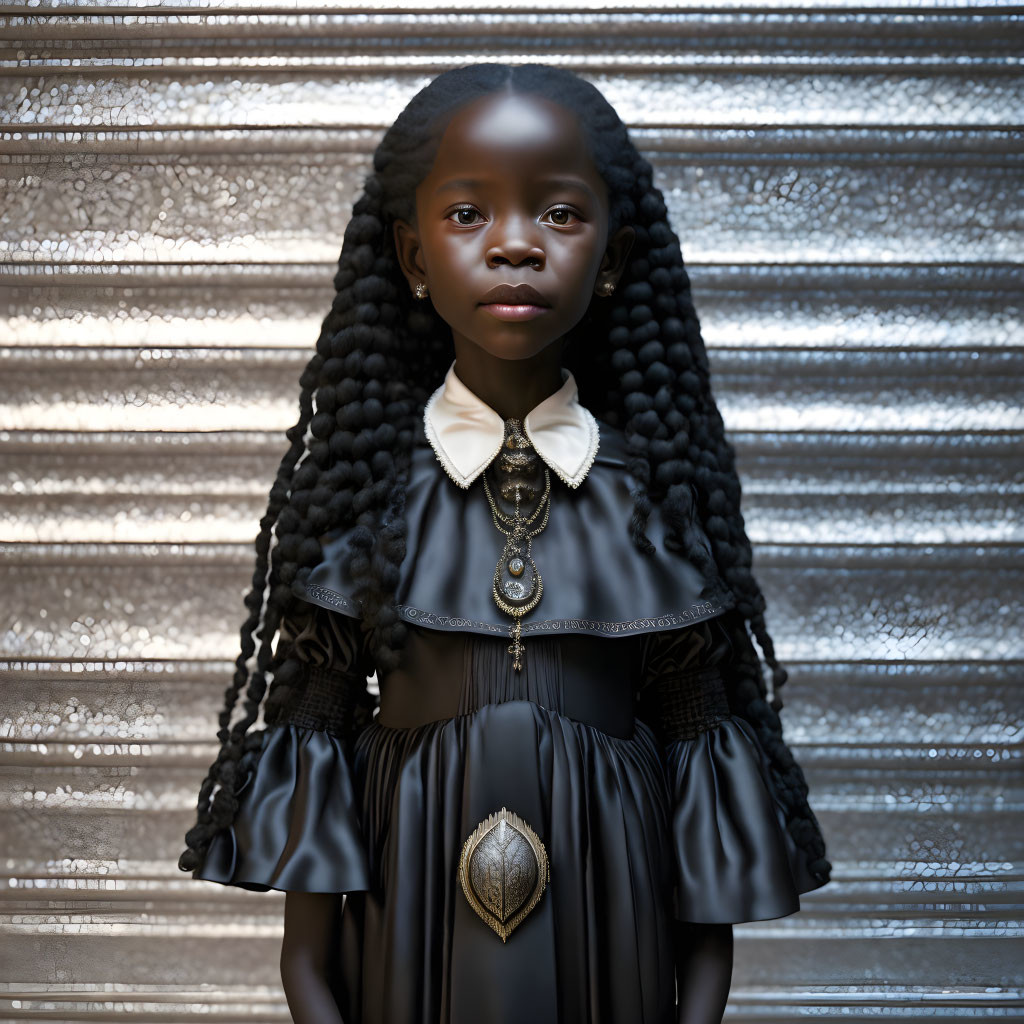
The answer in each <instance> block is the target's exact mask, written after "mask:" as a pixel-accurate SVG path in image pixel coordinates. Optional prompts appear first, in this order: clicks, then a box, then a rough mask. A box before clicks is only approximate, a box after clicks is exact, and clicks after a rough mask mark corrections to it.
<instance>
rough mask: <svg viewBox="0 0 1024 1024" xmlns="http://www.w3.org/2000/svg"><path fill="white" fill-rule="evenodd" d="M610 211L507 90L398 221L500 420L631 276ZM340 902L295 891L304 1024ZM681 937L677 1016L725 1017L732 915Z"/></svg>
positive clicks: (401, 255)
mask: <svg viewBox="0 0 1024 1024" xmlns="http://www.w3.org/2000/svg"><path fill="white" fill-rule="evenodd" d="M556 179H557V180H556ZM459 211H465V212H459ZM608 221H609V211H608V189H607V186H606V185H605V183H604V180H603V179H602V178H601V176H600V174H599V173H598V171H597V168H596V167H595V166H594V164H593V161H592V160H591V158H590V156H589V154H588V153H587V146H586V140H585V138H584V136H583V132H582V130H581V128H580V126H579V123H578V121H577V119H576V117H575V115H573V114H572V113H571V112H570V111H568V110H566V109H565V108H564V107H561V106H559V105H558V104H557V103H555V102H552V101H550V100H547V99H544V98H542V97H537V96H517V95H512V94H507V93H497V94H494V95H491V96H486V97H483V98H481V99H479V100H476V101H474V102H473V103H470V104H467V105H466V106H465V107H463V108H462V109H461V110H460V111H458V112H457V113H456V115H455V116H454V117H453V118H452V120H451V121H450V122H449V124H448V126H447V128H446V129H445V132H444V134H443V136H442V138H441V143H440V146H439V148H438V151H437V156H436V158H435V161H434V165H433V167H432V168H431V171H430V173H429V174H428V175H427V177H426V178H424V179H423V181H422V182H421V183H420V185H419V186H418V188H417V189H416V215H415V218H414V220H413V222H412V223H409V222H407V221H404V220H397V221H396V222H395V224H394V241H395V250H396V253H397V255H398V261H399V264H400V266H401V269H402V273H403V274H404V275H405V278H406V280H407V281H408V283H409V287H410V289H414V288H415V286H416V285H417V284H421V283H422V284H425V285H426V286H427V288H428V289H429V295H430V297H429V299H427V300H424V301H430V302H432V303H433V304H434V308H435V309H436V310H437V312H438V314H439V315H440V316H441V318H442V319H443V320H444V321H445V322H446V323H447V324H448V325H449V326H450V327H451V331H452V340H453V342H454V346H455V373H456V374H457V375H458V377H459V379H460V380H462V382H463V383H464V384H465V385H466V386H467V387H468V388H469V389H470V390H471V391H473V392H474V393H475V394H476V395H478V396H479V397H480V398H481V399H483V401H484V402H486V403H487V404H488V405H489V406H490V407H491V408H492V409H494V410H495V412H497V413H498V414H499V415H500V416H501V417H502V418H504V419H508V418H509V417H513V416H514V417H517V418H519V419H523V418H525V416H526V414H527V413H528V412H529V411H530V410H531V409H532V408H533V407H534V406H535V405H537V404H538V403H540V402H541V401H543V400H544V399H545V398H547V397H548V396H549V395H551V394H553V393H554V392H555V391H557V390H558V389H559V388H560V387H561V386H562V377H561V372H560V370H561V367H562V353H563V350H564V347H565V335H566V333H567V332H568V331H569V330H571V329H572V328H573V327H574V326H575V325H576V324H577V323H579V321H580V320H581V319H582V318H583V315H584V314H585V313H586V311H587V308H588V306H589V305H590V302H591V299H592V297H593V296H594V294H595V293H598V294H599V292H598V289H599V288H600V287H601V285H602V284H605V283H611V284H613V285H614V284H617V283H618V281H619V278H620V277H621V276H622V273H623V271H624V270H625V267H626V261H627V258H628V256H629V251H630V248H631V247H632V244H633V240H634V238H635V234H636V233H635V231H634V229H633V228H632V227H629V226H628V225H627V226H623V227H622V228H620V229H619V230H618V231H617V232H616V233H615V235H614V236H613V237H609V223H608ZM503 283H504V284H510V285H513V286H515V285H519V284H521V283H526V284H529V285H531V286H532V287H533V288H535V289H536V290H537V291H538V292H540V293H541V295H542V296H543V299H544V301H545V302H546V303H547V306H546V307H545V309H544V312H543V313H542V314H541V315H538V316H536V317H535V318H533V319H528V320H517V321H510V320H506V319H499V318H498V317H496V316H495V315H494V314H493V313H492V312H490V311H489V310H488V309H487V308H485V303H484V299H485V296H486V293H487V292H488V291H489V290H490V289H492V288H493V287H494V286H495V285H498V284H503ZM339 911H340V897H339V896H337V895H335V894H313V893H288V895H287V897H286V904H285V936H284V944H283V947H282V956H281V970H282V978H283V980H284V985H285V992H286V994H287V997H288V1005H289V1008H290V1009H291V1012H292V1015H293V1019H294V1020H295V1021H296V1022H298V1024H305V1022H307V1021H310V1022H312V1021H316V1022H318V1024H337V1022H340V1021H341V1020H342V1018H341V1015H340V1013H338V1010H337V1003H336V1002H335V1000H334V997H333V995H332V993H331V988H330V983H329V982H328V978H329V976H330V970H329V967H328V965H329V964H330V963H331V962H332V961H335V960H336V949H335V944H336V933H335V930H334V927H333V925H332V922H333V921H336V920H337V915H338V913H339ZM673 944H674V953H675V961H676V978H677V986H678V990H679V998H678V1002H677V1011H676V1012H677V1018H676V1019H677V1022H678V1024H720V1022H721V1020H722V1015H723V1013H724V1012H725V1004H726V999H727V997H728V994H729V986H730V983H731V977H732V956H733V935H732V925H729V924H693V923H686V922H680V921H675V922H673Z"/></svg>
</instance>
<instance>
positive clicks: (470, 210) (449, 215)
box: [448, 206, 480, 228]
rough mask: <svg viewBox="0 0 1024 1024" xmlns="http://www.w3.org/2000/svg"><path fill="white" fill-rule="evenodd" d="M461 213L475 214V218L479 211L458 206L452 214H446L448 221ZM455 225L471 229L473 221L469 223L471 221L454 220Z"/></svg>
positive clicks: (470, 207)
mask: <svg viewBox="0 0 1024 1024" xmlns="http://www.w3.org/2000/svg"><path fill="white" fill-rule="evenodd" d="M461 213H469V214H475V215H476V216H477V217H479V216H480V211H479V210H474V209H473V207H472V206H460V207H459V208H458V209H457V210H452V212H451V213H449V214H448V218H449V219H450V218H452V217H458V216H459V214H461ZM455 223H456V224H459V225H461V226H462V227H464V228H468V227H472V226H473V224H474V221H471V220H456V222H455Z"/></svg>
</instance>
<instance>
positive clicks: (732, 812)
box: [665, 717, 820, 923]
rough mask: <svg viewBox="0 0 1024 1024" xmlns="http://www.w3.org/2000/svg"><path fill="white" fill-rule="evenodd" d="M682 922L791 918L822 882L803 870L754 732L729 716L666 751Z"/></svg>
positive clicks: (676, 908)
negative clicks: (805, 895) (803, 895)
mask: <svg viewBox="0 0 1024 1024" xmlns="http://www.w3.org/2000/svg"><path fill="white" fill-rule="evenodd" d="M665 767H666V771H667V777H668V784H669V796H670V806H671V839H672V849H673V858H674V861H675V885H674V889H673V901H674V913H675V916H676V917H677V918H678V919H679V920H681V921H700V922H707V923H714V922H717V923H739V922H742V921H764V920H769V919H771V918H776V917H785V916H786V915H788V914H793V913H795V912H796V911H798V910H799V909H800V898H799V894H800V893H802V892H807V891H809V890H810V889H814V888H817V886H818V885H819V884H820V883H819V882H817V881H816V880H815V879H813V878H812V877H811V876H810V875H809V874H808V873H807V872H806V869H805V868H804V858H803V857H802V856H801V855H800V854H799V853H798V851H797V849H796V845H795V843H794V842H793V839H792V837H791V836H790V834H789V832H788V831H787V829H786V827H785V812H784V810H783V808H782V807H781V805H780V804H779V802H778V800H777V799H776V797H775V793H774V791H773V789H772V784H771V781H770V777H769V775H768V764H767V758H766V757H765V755H764V752H763V751H762V749H761V747H760V744H759V742H758V740H757V737H756V735H755V733H754V730H753V727H752V726H751V725H749V723H747V722H746V720H744V719H742V718H739V717H729V718H724V719H722V720H721V721H720V722H718V724H717V725H715V726H713V727H712V728H709V729H706V730H704V731H702V732H699V733H698V734H697V735H695V736H692V737H689V738H683V739H677V740H674V741H672V742H671V743H670V744H669V745H668V747H667V749H666V751H665Z"/></svg>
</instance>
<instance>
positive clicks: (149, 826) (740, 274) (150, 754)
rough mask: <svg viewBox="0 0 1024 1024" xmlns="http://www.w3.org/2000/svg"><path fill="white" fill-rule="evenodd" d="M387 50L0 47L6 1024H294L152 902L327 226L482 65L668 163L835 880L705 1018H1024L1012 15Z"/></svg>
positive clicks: (367, 16) (438, 17) (94, 22)
mask: <svg viewBox="0 0 1024 1024" xmlns="http://www.w3.org/2000/svg"><path fill="white" fill-rule="evenodd" d="M288 7H294V10H291V11H288V10H287V8H288ZM531 8H532V9H531ZM402 10H403V9H402V8H385V7H384V6H378V5H375V4H365V3H358V4H353V5H350V6H347V7H341V6H338V5H335V4H332V3H329V2H326V0H308V2H304V3H302V4H301V5H286V4H279V5H277V6H272V5H270V4H261V3H260V2H259V0H226V2H225V0H221V2H218V3H217V4H216V5H211V4H209V3H207V2H205V0H179V2H177V3H174V4H171V3H166V2H160V0H157V2H153V3H150V4H149V5H147V6H146V7H141V6H137V5H135V4H132V3H125V2H120V3H118V2H117V0H113V2H112V3H110V4H107V5H104V6H102V7H101V6H99V5H98V4H95V3H90V2H86V0H66V2H54V3H52V4H50V5H49V6H47V7H42V6H35V5H31V6H25V7H23V8H21V9H15V8H14V7H10V6H8V7H4V8H0V22H2V40H0V47H2V50H0V72H2V73H0V178H2V181H0V188H2V197H0V218H2V227H0V258H2V261H3V262H2V265H0V289H2V295H3V301H4V305H5V307H6V313H7V316H8V319H7V321H6V325H5V326H4V327H3V328H2V331H3V334H2V338H0V359H2V368H0V458H2V460H3V462H2V472H0V488H2V493H3V501H2V506H0V539H2V543H0V574H2V580H0V624H2V627H3V630H4V632H3V639H2V648H0V658H2V659H3V661H2V662H0V668H2V669H3V670H4V671H5V674H6V678H5V680H4V690H3V725H2V729H3V732H2V735H0V743H2V764H0V836H2V838H0V850H2V857H3V858H4V865H5V868H6V884H5V885H4V886H3V888H2V890H0V891H2V904H0V964H2V968H0V1020H27V1019H32V1020H50V1021H83V1020H93V1021H95V1020H105V1019H107V1018H114V1017H116V1018H117V1019H122V1018H125V1019H134V1020H137V1021H156V1020H161V1021H162V1020H175V1021H178V1020H186V1019H193V1018H194V1019H199V1018H200V1017H202V1019H205V1020H224V1021H227V1020H231V1021H242V1020H245V1021H257V1020H259V1021H271V1020H274V1021H279V1020H285V1019H287V1013H286V1009H285V1007H284V1003H283V999H282V997H281V993H280V989H279V984H278V975H277V953H278V944H279V935H280V920H281V911H282V902H281V897H279V896H276V895H270V894H268V895H255V894H251V893H246V892H243V891H241V890H233V889H229V888H223V887H218V886H214V885H207V884H202V883H197V882H193V881H192V880H191V879H189V878H188V877H187V876H184V875H182V874H180V873H179V872H178V871H177V870H176V869H175V867H174V860H175V858H176V856H177V854H178V852H179V849H180V846H181V836H182V834H183V832H184V830H185V828H186V827H187V826H188V824H189V823H190V821H191V817H192V811H191V806H192V804H193V802H194V799H195V793H196V788H197V786H198V784H199V781H200V778H201V776H202V773H203V771H204V769H205V767H206V765H207V764H208V762H209V760H210V758H211V757H212V756H213V746H212V745H211V743H210V739H211V736H212V733H213V731H214V722H215V717H216V711H217V709H218V708H219V705H220V699H221V697H220V695H221V692H222V690H223V688H224V686H225V685H226V684H227V682H228V680H229V676H230V668H231V662H232V660H233V659H234V657H235V656H236V654H237V650H238V646H237V645H238V627H239V625H240V623H241V621H242V619H243V618H244V609H243V606H242V596H243V594H244V591H245V587H246V583H247V580H248V577H249V575H250V573H251V562H252V558H253V554H252V542H253V538H254V537H255V535H256V532H257V528H258V519H259V517H260V515H261V513H262V511H263V509H264V507H265V505H264V503H265V496H266V493H267V491H268V489H269V485H270V483H271V481H272V479H273V476H274V472H275V468H276V464H277V461H278V459H279V457H280V455H281V453H282V452H283V450H284V446H285V440H284V437H283V431H284V430H285V429H286V428H287V427H288V426H290V425H291V423H292V422H293V421H294V418H295V415H296V396H297V389H298V384H297V378H298V374H299V372H300V370H301V368H302V366H303V365H304V364H305V362H306V360H307V358H308V355H309V354H310V352H311V347H312V344H313V341H314V340H315V337H316V333H317V328H318V325H319V321H320V318H321V316H322V315H323V313H324V312H325V311H326V309H327V307H328V303H329V301H330V295H331V288H330V279H331V273H332V264H333V262H334V260H335V259H336V258H337V254H338V250H339V248H340V244H341V238H342V235H343V232H344V228H345V224H346V222H347V220H348V216H349V212H350V208H351V202H352V200H353V198H354V194H355V193H356V191H357V189H358V187H359V185H360V183H361V181H362V177H363V175H364V174H365V172H366V171H367V170H368V168H369V162H370V154H371V152H372V149H373V147H374V146H375V144H376V142H377V140H378V139H379V137H380V134H381V132H382V130H383V127H384V126H385V125H386V124H387V123H389V122H390V121H391V120H392V119H393V118H394V116H395V115H396V114H397V113H398V112H399V110H400V109H401V107H402V106H403V105H404V103H405V102H406V100H407V99H408V98H409V97H410V96H411V95H412V94H413V93H414V92H415V91H416V90H417V89H418V88H419V87H420V86H422V85H424V84H425V83H426V82H427V81H429V79H430V78H431V77H433V76H434V75H435V74H436V73H438V72H439V71H441V70H443V69H445V68H448V67H455V66H459V65H462V64H466V63H470V62H472V61H474V60H477V59H481V57H480V55H481V54H483V55H485V56H484V57H483V58H482V59H489V60H490V59H501V60H512V61H525V60H544V61H548V62H552V63H559V64H563V65H566V66H569V67H572V68H574V69H575V70H577V71H579V72H580V73H582V74H584V75H586V76H587V77H588V78H590V79H591V80H592V81H594V82H595V83H596V84H597V85H598V86H599V87H600V88H602V89H603V90H604V91H605V93H606V95H607V96H608V98H609V99H610V100H611V102H612V103H613V104H614V105H615V106H616V108H617V109H618V110H619V112H620V113H621V114H622V116H623V118H624V119H625V120H626V121H627V123H628V124H629V125H630V126H631V128H632V130H633V132H634V136H635V139H636V141H637V144H638V145H639V146H640V148H641V149H642V150H644V151H645V152H646V153H647V154H648V155H649V156H650V158H651V159H652V160H653V161H654V163H655V166H656V172H657V175H658V183H659V184H660V186H661V187H662V188H663V190H664V191H665V194H666V197H667V199H668V202H669V205H670V207H671V213H672V217H673V223H674V226H675V228H676V230H677V232H678V234H679V236H680V239H681V241H682V245H683V253H684V256H685V258H686V260H687V262H688V266H689V268H690V271H691V275H692V280H693V286H694V296H695V300H696V302H697V308H698V312H699V314H700V316H701V321H702V326H703V330H704V334H705V338H706V340H707V343H708V346H709V349H710V350H711V356H712V361H713V368H714V373H715V385H716V388H717V392H718V396H719V399H720V402H721V405H722V409H723V414H724V416H725V418H726V423H727V426H728V427H729V429H730V431H731V433H732V437H733V439H734V441H735V443H736V445H737V448H738V451H739V457H740V471H741V474H742V475H743V480H744V496H745V507H744V511H745V515H746V519H747V524H748V528H749V531H750V534H751V537H752V539H753V540H754V542H755V545H756V550H755V563H754V568H755V571H756V572H758V573H759V576H760V578H761V580H762V582H763V584H764V586H765V588H766V591H767V595H768V599H769V626H770V628H771V629H772V631H773V633H774V635H775V637H776V640H777V647H778V650H779V653H780V655H781V658H782V660H783V662H784V663H786V664H787V665H788V666H789V667H790V669H791V680H790V682H789V684H788V685H787V686H786V688H785V689H784V691H783V694H784V696H785V698H786V700H787V707H786V710H785V711H784V713H783V718H784V722H785V727H786V733H787V738H788V739H789V740H790V741H791V743H792V744H793V746H794V749H795V750H796V753H797V755H798V757H800V759H801V761H802V763H803V764H804V766H805V769H806V771H807V776H808V780H809V782H810V785H811V790H812V793H811V795H812V803H813V806H814V807H815V809H816V810H817V812H818V814H819V817H820V818H821V821H822V825H823V827H824V829H825V832H826V836H827V838H828V840H829V855H830V857H831V859H832V860H833V862H834V864H835V880H834V881H833V882H832V884H831V885H829V886H827V887H826V888H825V889H824V890H822V891H820V892H818V893H812V894H810V895H809V896H807V897H805V899H804V909H803V911H802V913H800V914H799V915H796V916H794V917H791V918H785V919H781V920H778V921H770V922H760V923H757V924H748V925H743V926H739V927H738V928H737V939H738V942H737V949H736V969H735V974H734V979H735V983H734V988H733V995H732V998H731V1002H730V1009H729V1019H731V1020H735V1021H740V1020H744V1021H768V1020H772V1021H781V1020H790V1019H795V1018H797V1017H807V1016H811V1017H819V1016H837V1017H838V1016H842V1017H843V1018H844V1019H845V1020H847V1021H860V1020H868V1019H874V1018H876V1017H878V1016H881V1015H884V1016H894V1017H908V1018H919V1017H928V1018H929V1019H931V1020H950V1019H953V1018H957V1019H965V1018H974V1017H982V1016H985V1017H1000V1018H1002V1019H1004V1020H1010V1019H1016V1020H1019V1019H1022V1018H1024V992H1022V989H1021V984H1022V983H1021V977H1020V964H1021V963H1024V950H1022V948H1021V942H1020V934H1021V924H1020V919H1021V904H1022V900H1021V890H1022V885H1021V877H1022V874H1021V873H1022V851H1021V827H1020V822H1021V818H1020V811H1021V806H1022V803H1024V784H1022V777H1021V772H1020V758H1021V748H1020V737H1021V726H1022V702H1021V699H1020V689H1021V685H1022V682H1024V680H1022V678H1021V675H1022V673H1021V666H1022V663H1024V644H1022V640H1021V631H1020V622H1021V619H1022V613H1024V608H1022V604H1024V600H1022V595H1024V589H1022V586H1021V583H1022V578H1021V577H1022V566H1024V525H1022V522H1021V514H1020V501H1019V496H1020V493H1021V490H1022V485H1024V461H1022V458H1021V454H1022V444H1021V442H1022V438H1024V412H1022V409H1021V393H1022V389H1021V378H1022V371H1024V349H1022V330H1021V311H1020V299H1021V294H1022V287H1021V286H1022V275H1021V272H1020V261H1021V253H1022V221H1024V204H1022V202H1021V199H1022V181H1024V176H1022V157H1021V154H1022V151H1024V131H1022V130H1021V127H1020V122H1021V120H1022V118H1021V114H1022V110H1024V104H1022V94H1024V89H1022V85H1021V77H1020V71H1021V53H1022V52H1024V47H1022V41H1024V40H1022V33H1021V17H1022V13H1021V12H1022V9H1021V8H1020V7H1018V6H1014V5H1010V4H1006V3H998V2H997V3H990V4H985V5H980V4H965V3H951V2H943V0H935V2H931V3H919V2H909V3H907V2H901V3H893V2H877V3H873V4H871V5H869V6H865V5H863V4H860V3H852V2H849V0H818V2H816V3H814V4H813V5H811V4H809V3H804V2H801V0H780V2H777V3H774V4H760V3H751V4H746V5H743V6H738V5H735V4H731V3H725V2H719V3H714V4H697V3H693V2H683V3H679V2H675V3H647V4H644V5H643V6H642V7H641V6H639V5H635V4H629V3H623V4H618V5H615V6H610V5H609V6H603V5H598V6H595V7H590V8H576V7H573V6H570V5H568V4H565V3H546V4H543V5H541V6H536V5H528V4H524V3H518V2H507V3H502V4H492V5H489V6H488V7H487V8H486V9H483V8H481V9H476V8H474V7H472V6H471V5H469V4H468V3H455V4H447V5H445V6H443V7H435V6H434V5H431V4H426V3H424V4H416V5H411V6H409V7H407V8H406V9H405V10H406V11H407V12H409V13H401V12H402ZM937 939H944V940H945V941H943V942H937V941H936V940H937ZM1014 964H1016V965H1017V966H1016V967H1014ZM624 1024H625V1022H624Z"/></svg>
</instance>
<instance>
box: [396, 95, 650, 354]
mask: <svg viewBox="0 0 1024 1024" xmlns="http://www.w3.org/2000/svg"><path fill="white" fill-rule="evenodd" d="M634 234H635V233H634V231H633V229H632V228H631V227H623V228H622V229H621V230H620V231H618V232H617V233H616V236H615V238H614V239H609V238H608V194H607V186H606V185H605V183H604V180H603V179H602V178H601V176H600V174H598V172H597V169H596V168H595V167H594V164H593V162H592V161H591V159H590V156H589V155H588V154H587V150H586V143H585V139H584V136H583V132H582V130H581V128H580V126H579V124H578V122H577V119H576V117H575V115H573V114H572V113H571V112H570V111H568V110H566V109H565V108H564V107H562V106H560V105H558V104H557V103H554V102H552V101H550V100H546V99H544V98H542V97H538V96H517V95H508V94H505V93H498V94H494V95H490V96H485V97H483V98H481V99H479V100H476V101H474V102H473V103H471V104H468V105H467V106H466V107H464V108H463V109H462V110H460V111H458V113H457V114H456V115H455V116H454V117H453V118H452V120H451V121H450V122H449V124H448V126H447V128H446V129H445V132H444V135H443V136H442V138H441V142H440V146H439V148H438V151H437V156H436V158H435V160H434V165H433V167H432V168H431V171H430V173H429V174H428V175H427V177H426V178H424V179H423V181H422V182H421V183H420V185H419V186H418V188H417V189H416V220H415V224H414V225H410V224H408V223H407V222H405V221H402V220H398V221H396V222H395V227H394V237H395V248H396V250H397V253H398V257H399V261H400V263H401V265H402V269H403V271H404V272H405V275H406V277H407V279H408V280H409V284H410V287H414V286H415V284H416V283H417V282H420V281H422V282H424V283H425V284H426V285H427V287H428V288H429V290H430V299H429V300H428V301H432V302H433V304H434V308H435V309H436V310H437V312H438V314H439V315H440V316H441V317H442V319H444V320H445V321H446V323H448V324H449V325H450V327H451V329H452V335H453V339H454V341H455V348H456V353H457V354H458V353H459V352H460V350H462V349H463V348H464V347H465V346H466V345H472V346H478V347H479V348H480V349H483V350H484V351H486V352H487V353H489V354H490V355H491V356H495V357H498V358H500V359H513V360H521V359H529V358H531V357H532V356H535V355H537V354H538V353H540V352H542V351H543V350H544V349H546V348H547V347H548V346H550V345H551V344H553V343H555V342H559V341H561V339H562V338H563V337H564V335H565V334H566V332H567V331H569V330H570V329H571V328H572V327H574V326H575V325H576V324H577V323H579V321H580V320H581V319H582V317H583V315H584V313H585V312H586V310H587V307H588V306H589V304H590V301H591V299H592V297H593V295H594V291H595V287H596V286H597V285H598V284H600V283H602V282H604V281H610V282H611V283H613V284H614V283H616V282H617V281H618V279H619V276H620V275H621V273H622V271H623V269H624V267H625V262H626V257H627V255H628V253H629V248H630V246H631V245H632V242H633V237H634ZM502 288H504V289H508V288H515V289H519V294H515V295H512V294H511V293H510V294H506V295H501V294H500V290H501V289H502ZM495 289H499V294H498V295H494V294H492V293H493V292H494V291H495ZM524 292H525V294H523V293H524ZM559 351H560V347H559ZM477 354H478V355H479V353H477ZM460 361H461V360H460Z"/></svg>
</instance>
